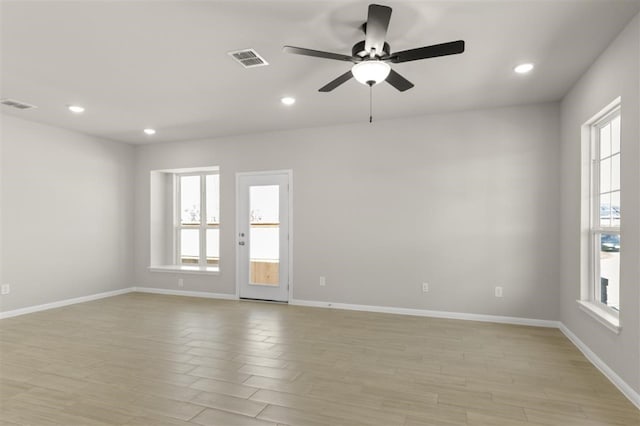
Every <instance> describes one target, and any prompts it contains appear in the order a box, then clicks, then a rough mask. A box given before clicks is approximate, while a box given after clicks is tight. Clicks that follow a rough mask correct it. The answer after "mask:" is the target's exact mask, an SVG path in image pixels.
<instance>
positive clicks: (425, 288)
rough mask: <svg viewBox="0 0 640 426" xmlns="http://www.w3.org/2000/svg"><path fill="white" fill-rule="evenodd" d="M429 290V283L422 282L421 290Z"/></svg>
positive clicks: (425, 291) (424, 291)
mask: <svg viewBox="0 0 640 426" xmlns="http://www.w3.org/2000/svg"><path fill="white" fill-rule="evenodd" d="M428 291H429V283H422V292H423V293H427V292H428Z"/></svg>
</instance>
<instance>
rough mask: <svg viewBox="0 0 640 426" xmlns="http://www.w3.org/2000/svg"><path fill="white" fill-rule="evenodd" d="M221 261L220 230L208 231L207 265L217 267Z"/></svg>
mask: <svg viewBox="0 0 640 426" xmlns="http://www.w3.org/2000/svg"><path fill="white" fill-rule="evenodd" d="M219 261H220V230H219V229H207V264H209V265H217V264H218V263H219Z"/></svg>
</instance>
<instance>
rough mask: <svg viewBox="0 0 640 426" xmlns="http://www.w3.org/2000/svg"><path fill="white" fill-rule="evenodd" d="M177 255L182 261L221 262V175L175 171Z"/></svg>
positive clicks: (189, 262)
mask: <svg viewBox="0 0 640 426" xmlns="http://www.w3.org/2000/svg"><path fill="white" fill-rule="evenodd" d="M176 183H177V185H176V187H177V197H176V200H177V206H176V211H177V214H176V216H177V217H176V219H177V220H176V223H177V225H176V245H175V246H176V250H177V253H176V257H177V263H178V264H181V265H199V266H218V265H219V262H220V195H219V192H220V176H219V174H217V173H211V172H206V173H192V174H184V175H177V182H176Z"/></svg>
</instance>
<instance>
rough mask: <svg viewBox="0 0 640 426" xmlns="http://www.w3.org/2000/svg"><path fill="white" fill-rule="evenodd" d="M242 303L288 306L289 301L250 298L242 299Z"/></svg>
mask: <svg viewBox="0 0 640 426" xmlns="http://www.w3.org/2000/svg"><path fill="white" fill-rule="evenodd" d="M240 301H246V302H262V303H277V304H278V305H288V304H289V301H287V300H270V299H252V298H250V297H240Z"/></svg>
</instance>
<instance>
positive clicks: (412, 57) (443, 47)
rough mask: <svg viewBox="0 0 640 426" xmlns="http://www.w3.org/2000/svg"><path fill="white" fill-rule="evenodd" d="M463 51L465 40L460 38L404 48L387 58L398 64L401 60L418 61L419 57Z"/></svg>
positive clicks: (433, 56) (454, 53)
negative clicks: (447, 41)
mask: <svg viewBox="0 0 640 426" xmlns="http://www.w3.org/2000/svg"><path fill="white" fill-rule="evenodd" d="M462 52H464V40H458V41H452V42H449V43H442V44H434V45H433V46H425V47H418V48H417V49H409V50H403V51H402V52H395V53H392V54H391V55H389V57H388V58H385V59H387V60H390V61H391V62H393V63H394V64H397V63H400V62H409V61H417V60H418V59H427V58H436V57H438V56H447V55H456V54H458V53H462Z"/></svg>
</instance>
